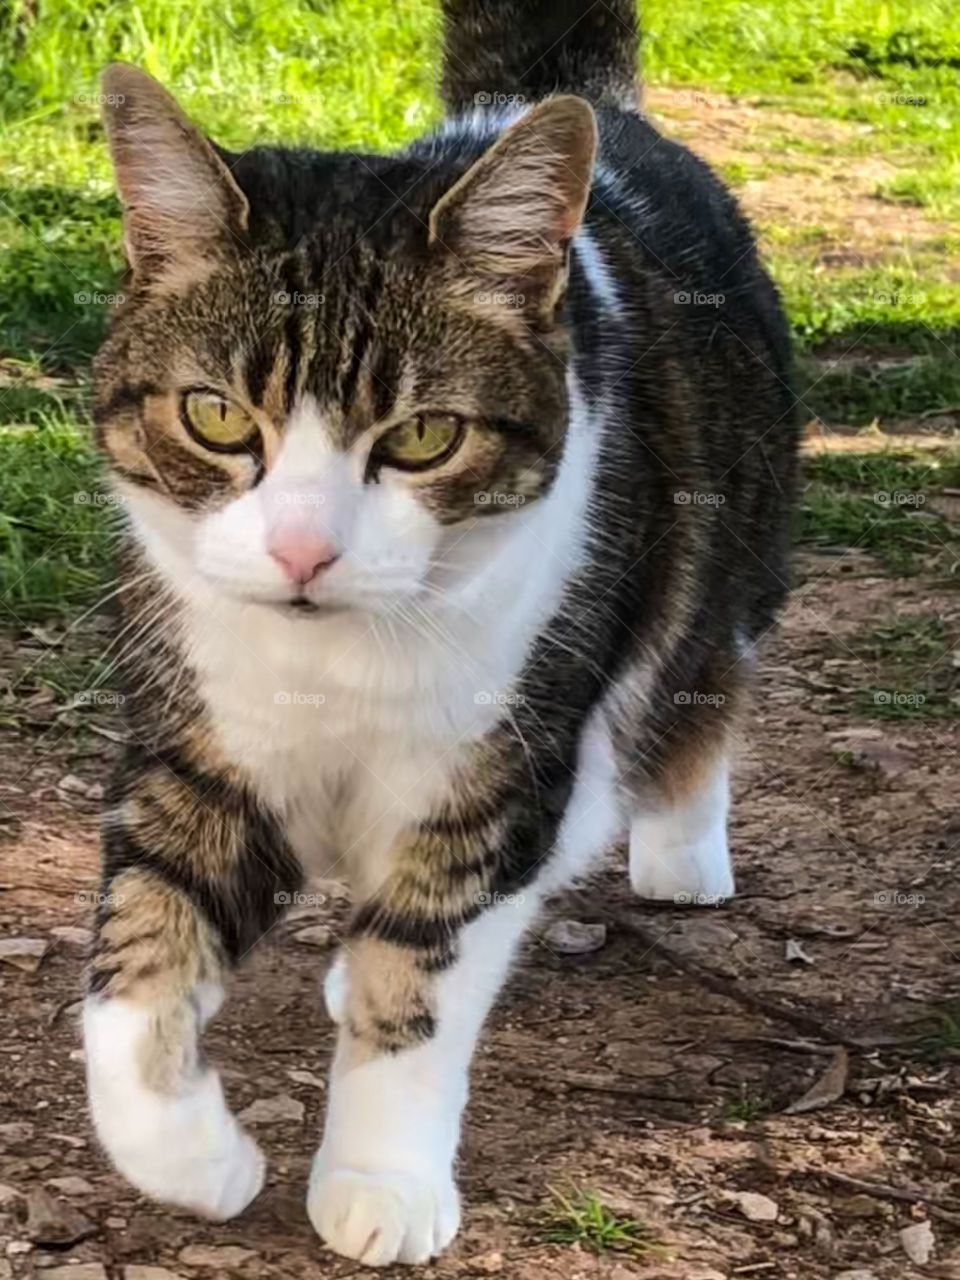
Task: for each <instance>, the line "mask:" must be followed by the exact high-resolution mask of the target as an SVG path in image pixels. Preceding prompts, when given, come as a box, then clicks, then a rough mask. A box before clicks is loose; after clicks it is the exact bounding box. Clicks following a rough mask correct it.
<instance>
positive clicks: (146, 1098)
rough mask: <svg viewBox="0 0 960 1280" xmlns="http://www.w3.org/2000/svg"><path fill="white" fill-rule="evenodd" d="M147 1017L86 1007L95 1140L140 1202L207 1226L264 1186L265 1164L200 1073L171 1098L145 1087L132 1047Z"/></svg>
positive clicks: (111, 1006) (215, 1084)
mask: <svg viewBox="0 0 960 1280" xmlns="http://www.w3.org/2000/svg"><path fill="white" fill-rule="evenodd" d="M147 1016H148V1015H145V1014H143V1012H142V1011H139V1010H135V1009H132V1008H131V1007H130V1006H126V1005H125V1004H124V1002H122V1001H119V1000H114V1001H107V1002H103V1003H98V1002H96V1001H93V1000H91V1001H88V1002H87V1006H86V1009H85V1012H84V1026H85V1032H86V1046H87V1051H86V1058H87V1085H88V1090H89V1098H90V1110H91V1113H92V1115H93V1121H94V1125H95V1127H96V1130H97V1136H98V1137H99V1139H100V1141H101V1143H102V1144H103V1146H104V1148H105V1150H106V1152H107V1154H108V1155H109V1156H110V1158H111V1160H112V1161H113V1163H114V1165H115V1166H116V1168H117V1169H118V1171H119V1172H120V1173H122V1174H123V1176H124V1177H125V1178H127V1179H128V1181H130V1182H132V1183H133V1185H134V1186H135V1187H137V1188H138V1189H139V1190H140V1191H142V1192H144V1194H146V1195H148V1196H151V1197H153V1199H155V1200H162V1201H164V1202H165V1203H166V1204H174V1205H179V1206H181V1207H182V1208H184V1209H190V1210H192V1211H193V1212H194V1213H197V1214H200V1215H201V1216H202V1217H205V1218H212V1219H214V1220H215V1221H218V1222H222V1221H224V1220H225V1219H227V1218H233V1217H235V1216H236V1215H237V1214H238V1213H240V1212H242V1210H243V1209H245V1208H246V1206H247V1205H248V1204H249V1203H250V1201H251V1200H252V1199H253V1198H254V1196H256V1195H257V1193H258V1192H259V1191H260V1189H261V1187H262V1186H263V1180H264V1174H265V1170H266V1162H265V1160H264V1158H263V1155H262V1153H261V1151H260V1149H259V1148H258V1147H257V1144H256V1143H255V1142H254V1141H253V1139H252V1138H251V1137H250V1135H249V1134H248V1133H245V1132H244V1130H243V1129H242V1128H241V1127H240V1125H239V1124H238V1123H237V1121H236V1119H235V1118H234V1116H232V1115H231V1114H230V1111H229V1110H228V1109H227V1104H226V1101H225V1099H224V1096H223V1089H222V1087H221V1085H220V1079H219V1077H218V1076H217V1074H216V1072H215V1071H210V1070H207V1071H204V1072H202V1073H201V1074H199V1075H197V1076H192V1077H190V1078H189V1080H188V1081H186V1082H182V1083H180V1084H177V1085H176V1086H175V1090H174V1091H171V1092H161V1091H160V1090H159V1089H158V1088H154V1087H150V1086H148V1085H147V1084H145V1083H144V1080H143V1072H142V1069H141V1065H140V1062H139V1060H138V1054H137V1047H138V1046H139V1045H141V1044H142V1042H143V1037H142V1027H143V1023H144V1021H145V1019H146V1017H147Z"/></svg>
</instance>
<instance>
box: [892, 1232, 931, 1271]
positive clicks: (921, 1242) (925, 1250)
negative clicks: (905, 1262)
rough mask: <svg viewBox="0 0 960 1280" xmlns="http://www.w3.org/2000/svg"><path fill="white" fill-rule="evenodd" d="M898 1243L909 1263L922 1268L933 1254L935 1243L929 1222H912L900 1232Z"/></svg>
mask: <svg viewBox="0 0 960 1280" xmlns="http://www.w3.org/2000/svg"><path fill="white" fill-rule="evenodd" d="M900 1243H901V1244H902V1245H903V1252H904V1253H905V1254H906V1255H907V1257H908V1258H909V1259H910V1261H911V1262H913V1263H916V1265H917V1266H918V1267H923V1266H925V1265H926V1264H927V1262H928V1261H929V1259H930V1255H931V1253H933V1246H934V1243H935V1241H934V1238H933V1227H931V1225H930V1223H929V1222H914V1223H913V1224H912V1225H911V1226H909V1227H904V1228H903V1230H902V1231H901V1232H900Z"/></svg>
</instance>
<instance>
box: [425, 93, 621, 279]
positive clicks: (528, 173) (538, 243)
mask: <svg viewBox="0 0 960 1280" xmlns="http://www.w3.org/2000/svg"><path fill="white" fill-rule="evenodd" d="M596 141H597V139H596V124H595V122H594V116H593V111H592V109H591V108H590V106H589V105H588V103H586V102H585V101H584V100H583V99H581V98H576V97H571V96H561V97H557V98H552V99H548V100H547V101H546V102H543V103H541V104H540V105H539V106H538V107H535V108H534V109H533V111H531V112H530V113H529V114H528V115H526V116H525V117H524V118H523V119H522V120H520V121H518V122H517V123H516V124H515V125H512V126H511V127H510V128H509V129H508V130H507V131H506V132H505V133H504V134H503V135H502V136H501V137H500V138H499V140H498V141H497V142H496V143H494V145H493V146H492V147H491V148H490V149H489V150H488V151H487V152H486V153H485V154H484V155H483V156H481V157H480V159H479V160H478V161H477V162H476V163H475V164H474V165H473V167H472V168H471V169H469V170H468V171H467V173H466V174H464V176H463V177H462V178H461V179H460V180H459V181H458V182H457V183H455V184H454V186H453V187H451V189H450V190H449V191H448V192H447V193H446V195H445V196H443V197H442V198H441V199H440V200H439V201H438V202H437V204H436V205H435V206H434V209H433V212H432V214H431V217H430V228H431V235H432V237H433V238H434V239H435V240H438V241H440V242H441V243H442V244H444V245H445V246H446V247H447V248H448V249H449V250H450V251H451V253H453V254H455V255H456V257H457V258H459V259H460V260H461V261H462V262H464V263H465V264H467V265H468V266H470V267H471V269H473V270H475V271H477V272H479V273H480V274H483V275H489V276H499V277H501V278H506V277H516V276H523V275H526V274H530V273H536V272H539V271H542V270H543V269H544V268H547V269H551V268H556V267H558V266H559V265H560V262H561V260H562V254H561V251H562V249H563V247H564V246H565V245H566V244H567V243H568V242H569V241H570V239H571V238H572V237H573V236H574V235H575V234H576V231H577V228H578V227H579V225H580V223H581V221H582V219H583V213H584V210H585V208H586V204H587V200H588V198H589V194H590V182H591V178H592V172H593V158H594V154H595V151H596Z"/></svg>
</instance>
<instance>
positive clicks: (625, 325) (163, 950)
mask: <svg viewBox="0 0 960 1280" xmlns="http://www.w3.org/2000/svg"><path fill="white" fill-rule="evenodd" d="M445 16H446V48H445V60H444V71H443V91H444V99H445V105H446V108H447V112H448V114H447V118H446V120H445V122H444V123H443V125H442V126H441V127H440V128H439V129H438V130H437V131H435V132H433V133H431V134H430V135H429V136H427V137H426V138H423V139H421V140H420V141H419V142H417V143H415V144H414V145H413V146H411V147H409V148H407V150H405V151H403V152H402V153H400V154H399V155H393V156H376V155H356V154H354V153H350V152H344V153H324V152H313V151H304V150H287V149H283V148H276V147H269V148H257V149H254V150H252V151H248V152H245V153H243V154H242V155H233V154H230V153H228V152H226V151H224V150H223V149H221V148H218V147H217V146H215V145H214V144H212V143H210V142H208V141H207V140H206V139H205V138H204V137H203V136H202V135H201V134H200V133H199V132H198V131H197V130H196V129H195V128H194V127H193V125H191V124H190V123H189V121H188V120H187V119H186V118H185V117H184V116H183V114H182V113H181V112H180V110H179V109H178V108H177V106H176V105H175V103H174V102H173V100H172V99H171V98H170V97H169V95H168V94H167V93H166V92H165V91H164V90H162V89H161V88H160V87H159V86H158V85H157V84H156V83H155V82H154V81H152V80H151V79H149V77H147V76H146V75H144V74H143V73H142V72H140V71H137V70H135V69H133V68H131V67H127V66H114V67H111V68H110V69H109V70H108V71H107V73H106V76H105V82H104V92H105V94H107V95H109V96H108V101H110V102H111V103H114V104H116V105H112V106H109V107H107V108H106V127H107V131H108V135H109V139H110V145H111V148H112V153H113V158H114V163H115V167H116V177H117V184H118V188H119V192H120V196H121V199H122V202H123V205H124V208H125V222H124V227H125V239H126V248H127V254H128V257H129V261H130V265H131V268H132V279H131V282H130V284H129V286H128V288H127V289H126V293H127V295H128V296H127V300H126V302H125V304H124V305H123V307H122V309H121V310H120V311H119V313H118V314H117V315H116V317H115V318H114V321H113V323H112V326H111V329H110V333H109V336H108V337H107V339H106V341H105V343H104V346H103V348H102V350H101V352H100V354H99V356H98V358H97V362H96V393H95V402H96V403H95V409H96V422H97V429H98V436H99V441H100V445H101V447H102V449H103V452H104V454H105V456H106V460H107V462H108V465H109V468H110V471H111V475H112V477H113V482H114V484H115V486H116V490H117V493H118V494H119V495H121V497H122V499H123V509H124V511H125V513H126V517H127V519H126V526H125V530H124V533H123V539H122V572H123V575H124V580H125V582H126V588H125V590H124V591H123V592H122V593H121V594H120V596H119V599H120V600H121V601H122V613H123V620H124V625H125V626H128V627H130V628H132V631H133V632H134V633H136V634H137V635H138V636H139V640H138V643H137V644H136V645H135V646H133V652H132V655H131V656H130V657H129V659H128V662H127V672H126V679H127V694H128V696H127V702H126V709H127V711H128V715H129V727H130V734H131V745H130V746H129V747H128V748H127V749H126V751H125V754H124V758H123V761H122V763H121V766H120V768H119V771H118V773H117V776H116V779H115V782H114V784H113V787H112V792H111V794H110V796H109V803H108V808H107V812H106V815H105V819H104V827H103V891H104V894H105V895H107V896H106V897H105V898H104V903H105V905H104V907H103V909H102V913H101V918H100V920H99V925H98V940H97V946H96V950H95V954H94V957H93V961H92V966H91V980H90V991H89V995H88V998H87V1000H86V1004H85V1013H84V1026H85V1035H86V1058H87V1068H88V1075H89V1090H90V1100H91V1106H92V1110H93V1116H94V1119H95V1122H96V1126H97V1131H98V1133H99V1136H100V1138H101V1140H102V1142H103V1144H104V1146H105V1147H106V1149H107V1151H108V1152H109V1154H110V1156H111V1157H112V1159H113V1161H114V1162H115V1164H116V1166H117V1168H118V1169H119V1170H120V1171H121V1172H122V1173H123V1174H125V1175H126V1176H127V1177H128V1178H129V1179H130V1180H131V1181H132V1182H133V1183H134V1184H135V1185H136V1186H138V1187H140V1188H141V1189H142V1190H143V1191H145V1192H146V1193H148V1194H149V1195H152V1196H154V1197H156V1198H158V1199H160V1200H164V1201H168V1202H170V1203H173V1204H177V1205H183V1206H187V1207H189V1208H191V1209H194V1210H196V1211H197V1212H199V1213H202V1214H205V1215H207V1216H209V1217H211V1218H218V1219H222V1218H229V1217H231V1216H232V1215H234V1214H237V1213H239V1212H240V1211H241V1210H242V1209H243V1208H244V1207H245V1205H247V1204H248V1203H249V1201H250V1200H251V1199H252V1198H253V1197H254V1196H255V1195H256V1194H257V1192H258V1191H259V1190H260V1188H261V1186H262V1184H263V1179H264V1160H263V1156H262V1155H261V1153H260V1151H259V1150H258V1148H257V1146H256V1145H255V1143H254V1142H253V1140H252V1139H251V1138H250V1137H249V1136H248V1135H247V1134H246V1133H245V1132H244V1131H243V1130H242V1129H241V1128H240V1126H239V1125H238V1123H237V1121H236V1120H235V1119H234V1118H233V1116H232V1115H231V1114H230V1112H229V1111H228V1110H227V1108H226V1105H225V1102H224V1096H223V1091H222V1088H221V1085H220V1081H219V1078H218V1076H217V1074H216V1072H215V1071H214V1070H212V1068H211V1067H210V1066H209V1065H208V1064H207V1063H206V1061H205V1060H204V1057H203V1054H202V1051H201V1049H200V1045H199V1039H200V1036H201V1033H202V1031H203V1028H204V1024H205V1023H206V1022H207V1021H208V1020H209V1019H210V1018H211V1017H212V1015H213V1014H214V1013H215V1012H216V1010H217V1008H218V1007H219V1005H220V1003H221V1001H222V999H223V983H224V979H225V974H226V973H227V971H228V970H229V969H230V967H231V966H232V965H234V964H236V963H237V962H238V961H240V960H241V959H242V958H243V957H244V956H245V955H246V954H247V953H248V952H249V951H250V949H251V948H252V947H253V946H254V945H255V943H256V942H257V940H258V939H259V938H260V937H262V936H263V935H264V934H265V933H267V932H268V931H269V930H270V929H271V927H272V926H273V924H274V923H275V922H276V920H277V919H278V917H279V916H280V914H281V912H282V910H283V905H284V902H286V901H289V898H290V895H291V894H292V893H293V892H294V891H295V890H296V889H297V888H298V886H299V885H300V884H301V883H302V882H303V877H304V876H313V875H334V876H338V877H343V878H346V879H348V880H349V882H350V884H351V886H352V892H353V897H354V901H355V904H356V905H355V911H354V914H353V917H352V922H351V924H350V927H349V932H348V935H347V937H346V939H345V941H344V945H343V948H342V951H341V953H340V958H339V960H338V961H337V963H336V965H335V966H334V968H333V970H332V971H331V974H330V976H329V977H328V982H327V1000H328V1005H329V1007H330V1012H331V1014H332V1015H333V1017H334V1018H335V1019H336V1020H337V1021H338V1022H339V1024H340V1029H339V1040H338V1047H337V1051H336V1056H335V1060H334V1063H333V1068H332V1077H331V1081H330V1090H329V1103H328V1110H327V1117H326V1127H325V1132H324V1135H323V1141H322V1144H321V1146H320V1149H319V1151H318V1153H317V1156H316V1160H315V1162H314V1166H313V1174H312V1178H311V1181H310V1188H309V1192H308V1198H307V1208H308V1212H309V1215H310V1218H311V1219H312V1221H313V1223H314V1225H315V1226H316V1229H317V1231H318V1232H319V1234H320V1235H321V1236H322V1237H323V1239H324V1240H325V1241H326V1242H327V1243H328V1244H329V1245H330V1247H331V1248H333V1249H335V1250H337V1251H339V1252H340V1253H342V1254H345V1255H347V1256H349V1257H352V1258H358V1259H360V1260H362V1261H363V1262H366V1263H371V1264H384V1263H390V1262H393V1261H395V1260H400V1261H402V1262H413V1263H415V1262H422V1261H424V1260H426V1259H428V1258H429V1257H431V1256H432V1255H434V1254H436V1253H437V1252H438V1251H439V1250H441V1249H443V1248H444V1246H445V1245H447V1244H448V1243H449V1241H450V1240H451V1238H452V1237H453V1235H454V1233H455V1232H456V1229H457V1224H458V1220H459V1206H458V1198H457V1191H456V1187H455V1183H454V1177H453V1164H454V1158H455V1155H456V1149H457V1141H458V1132H459V1126H460V1115H461V1112H462V1110H463V1106H464V1103H465V1100H466V1096H467V1075H468V1069H469V1064H470V1058H471V1054H472V1051H473V1048H474V1044H475V1042H476V1039H477V1035H478V1033H479V1031H480V1027H481V1024H482V1022H483V1020H484V1018H485V1016H486V1013H487V1011H488V1009H489V1007H490V1005H491V1002H492V1001H493V998H494V996H495V994H496V992H497V989H498V987H499V986H500V984H501V982H502V981H503V978H504V975H505V973H506V970H507V968H508V965H509V963H510V959H511V955H512V953H513V952H514V950H515V947H516V944H517V941H518V939H519V938H520V936H521V935H522V933H523V931H524V929H525V928H526V926H527V925H528V924H529V923H530V921H531V920H532V919H533V917H534V915H535V913H536V911H537V907H538V903H539V902H540V901H541V900H542V898H543V896H544V894H545V893H548V892H549V891H551V890H552V889H555V888H556V887H557V886H559V885H561V884H562V883H564V881H566V880H568V879H569V878H570V877H571V876H572V875H574V874H575V873H577V872H581V871H583V870H584V869H585V868H586V867H588V866H589V864H590V862H591V859H593V858H594V857H595V856H596V855H597V854H598V853H600V852H601V851H602V850H603V849H604V848H605V847H607V846H608V845H610V844H611V842H614V841H616V840H618V839H620V838H623V837H628V839H629V850H630V854H629V856H630V875H631V879H632V882H633V885H634V887H635V889H636V891H637V892H638V893H639V894H641V895H643V896H645V897H648V898H668V899H670V898H673V897H674V896H675V895H683V894H696V893H703V894H709V895H723V896H727V895H729V894H730V893H731V892H732V880H731V872H730V864H729V859H728V854H727V841H726V830H725V827H726V813H727V767H728V766H727V761H728V751H729V736H730V728H731V724H732V722H733V718H734V716H735V715H736V712H737V707H738V704H739V702H740V700H741V691H742V689H743V688H744V685H745V682H746V678H747V675H748V671H747V668H748V666H749V655H750V652H751V648H752V645H753V642H754V640H755V639H756V638H757V637H758V636H759V635H760V634H761V633H762V632H763V631H764V630H765V629H766V628H767V627H768V625H769V624H770V622H771V619H772V616H773V613H774V610H775V608H776V606H777V604H778V602H779V601H780V600H781V598H782V596H783V593H784V574H785V569H784V564H785V556H786V544H787V524H788V516H789V499H790V492H791V489H792V485H793V473H794V454H795V442H796V429H795V420H794V414H793V401H792V397H791V393H790V390H789V382H790V373H789V355H788V345H787V337H786V330H785V325H784V322H783V319H782V315H781V312H780V309H779V305H778V301H777V297H776V294H775V291H774V289H773V287H772V286H771V284H770V282H769V280H768V279H767V277H766V276H765V274H764V273H763V271H762V270H761V268H760V267H759V265H758V263H757V259H756V255H755V252H754V246H753V243H752V240H751V237H750V233H749V230H748V228H747V226H746V224H745V222H744V221H743V219H742V218H741V216H740V215H739V213H738V212H737V209H736V207H735V205H734V202H733V200H732V199H731V198H730V196H729V195H728V194H727V192H726V191H725V190H724V188H723V187H722V186H721V185H720V183H719V182H718V181H717V180H716V179H715V178H714V177H713V176H712V174H711V173H710V172H709V170H708V169H707V168H706V167H705V166H704V165H703V164H702V163H700V162H699V161H698V160H697V159H695V158H694V157H693V156H692V155H691V154H690V153H689V152H687V151H686V150H685V149H684V148H683V147H680V146H677V145H675V144H673V143H670V142H666V141H664V140H663V139H662V138H660V137H659V135H658V134H657V133H656V131H655V130H654V129H653V128H652V127H651V125H650V124H648V123H647V122H646V121H645V120H644V118H643V117H642V115H640V114H639V111H638V108H637V103H636V98H635V93H636V89H635V76H636V63H637V36H636V15H635V12H634V9H633V5H632V3H631V0H616V2H615V3H604V4H600V5H592V4H589V2H588V0H577V2H576V3H571V2H569V0H567V2H561V0H529V2H527V3H519V2H518V3H516V4H514V3H512V2H511V0H447V3H446V15H445ZM502 94H509V95H515V97H514V106H513V108H512V110H511V111H509V112H506V113H505V112H503V111H500V110H498V109H496V106H495V103H496V101H497V99H498V96H499V95H502ZM517 96H518V97H519V100H520V101H521V102H522V103H523V105H522V106H517V105H516V102H517V101H518V97H517ZM491 100H493V103H494V105H492V106H488V105H486V104H488V103H490V102H491ZM478 104H479V105H478Z"/></svg>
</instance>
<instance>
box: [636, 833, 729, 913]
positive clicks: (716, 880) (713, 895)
mask: <svg viewBox="0 0 960 1280" xmlns="http://www.w3.org/2000/svg"><path fill="white" fill-rule="evenodd" d="M630 883H631V885H632V886H633V891H634V893H636V894H637V896H638V897H641V898H647V899H649V900H651V901H653V902H673V903H675V904H676V905H677V906H704V907H706V906H714V907H715V906H719V905H720V903H722V902H727V901H728V900H729V899H730V898H732V897H733V894H734V884H733V874H732V872H731V870H730V859H729V855H728V854H727V848H726V842H724V843H723V844H722V846H719V847H718V846H716V845H714V846H713V847H709V848H706V849H704V848H702V847H700V848H698V847H696V846H693V847H691V846H690V845H687V846H686V847H684V848H682V849H676V848H674V849H671V848H669V847H663V846H661V848H660V849H659V850H658V852H657V853H656V854H650V855H649V856H646V855H644V856H638V854H637V853H636V852H635V849H634V846H633V845H632V844H631V848H630Z"/></svg>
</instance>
